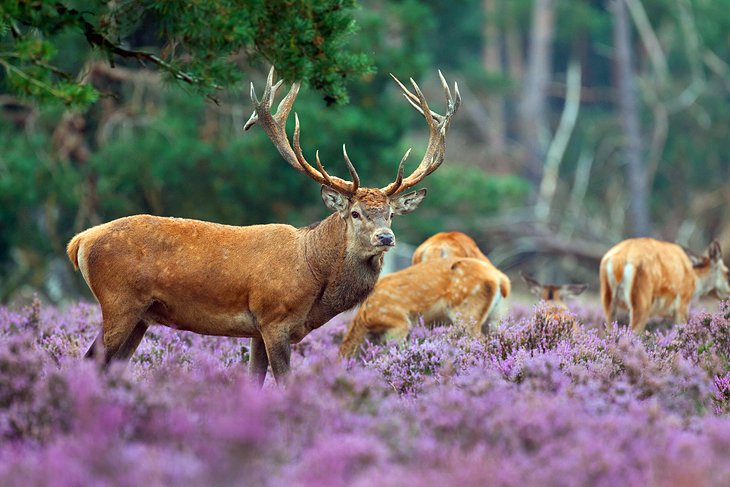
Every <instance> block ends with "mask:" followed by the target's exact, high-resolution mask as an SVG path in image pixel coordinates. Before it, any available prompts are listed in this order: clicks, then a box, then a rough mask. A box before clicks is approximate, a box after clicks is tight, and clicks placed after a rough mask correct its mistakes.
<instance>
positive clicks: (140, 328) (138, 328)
mask: <svg viewBox="0 0 730 487" xmlns="http://www.w3.org/2000/svg"><path fill="white" fill-rule="evenodd" d="M147 328H149V325H148V324H147V322H145V321H143V320H140V321H138V322H137V324H136V325H135V327H134V329H133V330H132V333H130V334H129V336H128V337H127V339H126V340H124V343H123V344H122V346H121V347H120V348H119V350H118V351H117V353H116V354H115V355H114V357H112V358H113V359H115V360H129V359H130V357H132V355H133V354H134V351H135V350H137V347H138V346H139V343H140V342H141V341H142V338H144V334H145V333H146V332H147Z"/></svg>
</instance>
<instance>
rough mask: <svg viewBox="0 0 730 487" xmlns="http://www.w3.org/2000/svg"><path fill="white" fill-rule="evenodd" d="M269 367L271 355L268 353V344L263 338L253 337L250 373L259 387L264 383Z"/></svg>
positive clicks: (249, 362)
mask: <svg viewBox="0 0 730 487" xmlns="http://www.w3.org/2000/svg"><path fill="white" fill-rule="evenodd" d="M268 368H269V357H268V355H266V345H265V344H264V339H263V338H252V339H251V349H250V350H249V358H248V373H249V374H250V375H251V377H252V378H253V379H255V380H256V383H257V384H258V385H259V387H261V386H263V385H264V380H266V372H267V370H268Z"/></svg>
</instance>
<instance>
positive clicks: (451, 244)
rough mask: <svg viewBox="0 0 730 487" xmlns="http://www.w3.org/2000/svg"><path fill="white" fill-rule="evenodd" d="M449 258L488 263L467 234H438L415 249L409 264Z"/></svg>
mask: <svg viewBox="0 0 730 487" xmlns="http://www.w3.org/2000/svg"><path fill="white" fill-rule="evenodd" d="M449 257H452V258H453V257H472V258H474V259H482V260H484V261H486V262H489V259H488V258H487V256H486V255H484V254H483V253H482V251H481V250H479V247H478V246H477V243H476V242H475V241H474V240H473V239H472V238H471V237H470V236H468V235H467V234H465V233H461V232H439V233H437V234H435V235H432V236H431V237H429V238H427V239H426V240H424V242H423V243H422V244H421V245H419V246H418V247H416V250H415V251H414V252H413V257H412V258H411V263H412V264H418V263H419V262H423V261H425V260H431V259H446V258H449Z"/></svg>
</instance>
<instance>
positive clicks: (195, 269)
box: [68, 68, 461, 384]
mask: <svg viewBox="0 0 730 487" xmlns="http://www.w3.org/2000/svg"><path fill="white" fill-rule="evenodd" d="M273 76H274V74H273V68H272V70H271V72H270V73H269V76H268V79H267V83H266V88H265V90H264V93H263V96H262V99H261V100H259V99H258V98H257V96H256V93H255V91H254V88H253V84H252V85H251V98H252V101H253V103H254V107H255V110H254V113H253V114H252V115H251V118H250V119H249V120H248V122H247V123H246V125H245V127H244V128H245V129H248V128H250V127H251V126H253V125H254V124H258V125H260V126H261V127H262V128H263V130H264V131H265V132H266V134H267V135H268V137H269V138H270V139H271V141H272V142H273V144H274V146H275V147H276V149H277V150H278V151H279V153H280V154H281V156H282V157H283V158H284V159H285V160H286V162H287V163H288V164H289V165H290V166H292V167H293V168H294V169H296V170H297V171H299V172H301V173H303V174H305V175H307V176H308V177H310V178H312V179H313V180H314V181H316V182H317V183H320V184H321V185H322V188H321V195H322V199H323V200H324V203H325V205H326V206H327V208H329V209H330V210H331V211H332V212H333V214H332V215H330V216H329V217H328V218H326V219H325V220H323V221H322V222H320V223H319V224H316V225H310V226H309V227H306V228H294V227H292V226H289V225H283V224H269V225H251V226H245V227H237V226H228V225H220V224H216V223H209V222H203V221H197V220H188V219H180V218H161V217H156V216H150V215H136V216H130V217H126V218H120V219H118V220H114V221H112V222H109V223H105V224H103V225H99V226H96V227H93V228H90V229H88V230H86V231H84V232H81V233H79V234H78V235H76V236H75V237H74V238H73V239H72V240H71V241H70V242H69V244H68V255H69V258H70V259H71V262H72V263H73V264H74V266H75V267H77V268H79V269H80V270H81V274H82V275H83V277H84V280H85V281H86V283H87V284H88V285H89V288H90V289H91V292H92V293H93V294H94V296H95V297H96V299H97V300H98V301H99V304H100V305H101V310H102V317H103V323H102V330H101V332H100V334H99V336H98V337H97V338H96V340H95V342H94V344H92V346H91V347H90V348H89V351H88V352H87V357H88V356H93V355H94V354H95V353H96V351H97V350H99V351H101V350H102V349H103V353H104V357H103V360H104V363H109V362H110V361H111V360H113V359H119V360H127V359H128V358H129V357H130V356H131V355H132V354H133V353H134V351H135V349H136V348H137V346H138V345H139V343H140V341H141V340H142V337H143V336H144V334H145V332H146V331H147V328H148V327H149V326H150V325H152V324H155V323H160V324H163V325H166V326H170V327H174V328H177V329H181V330H188V331H193V332H196V333H200V334H205V335H218V336H235V337H250V338H251V350H250V361H249V370H250V372H251V374H252V375H253V376H255V377H256V379H257V381H258V382H259V383H261V384H262V383H263V381H264V379H265V377H266V372H267V368H268V366H269V365H271V368H272V370H273V373H274V376H275V378H276V380H277V382H280V381H281V380H282V379H283V378H284V377H285V375H286V373H287V372H288V371H289V360H290V344H291V343H296V342H298V341H300V340H301V339H302V338H304V337H305V336H306V335H307V334H308V333H309V332H310V331H312V330H314V329H316V328H318V327H320V326H321V325H323V324H324V323H325V322H327V321H328V320H329V319H330V318H332V317H333V316H335V315H336V314H338V313H340V312H342V311H345V310H347V309H349V308H352V307H353V306H355V305H356V304H358V303H359V302H361V301H362V300H363V299H365V297H366V296H367V295H368V294H369V293H370V292H371V291H372V289H373V287H374V286H375V282H376V281H377V279H378V275H379V274H380V269H381V266H382V263H383V253H384V252H385V251H386V250H388V249H389V248H390V247H392V246H394V245H395V236H394V234H393V231H392V230H391V228H390V227H391V219H392V217H393V215H402V214H406V213H410V212H411V211H413V210H414V209H415V208H416V207H417V206H418V204H419V203H420V202H421V200H422V199H423V198H424V196H425V195H426V190H425V189H420V190H418V191H413V192H410V193H406V194H403V193H404V191H405V190H407V189H409V188H412V187H413V186H415V185H416V184H418V183H419V182H420V181H421V180H423V178H425V177H426V176H428V175H429V174H431V173H432V172H433V171H435V170H436V169H437V168H438V167H439V166H440V165H441V163H442V162H443V160H444V153H445V150H446V132H447V130H448V128H449V125H450V123H451V120H452V117H453V115H454V113H456V111H457V109H458V107H459V104H460V102H461V97H460V95H459V91H458V87H457V86H456V85H455V86H454V88H455V93H454V95H453V96H452V93H451V91H450V89H449V87H448V85H447V84H446V81H445V80H444V78H443V76H441V73H439V76H440V79H441V84H442V86H443V89H444V92H445V95H446V99H447V110H446V114H445V115H439V114H437V113H435V112H432V111H431V110H430V109H429V106H428V104H427V102H426V99H425V97H424V95H423V93H422V92H421V90H420V89H419V88H418V85H416V83H415V82H414V81H413V80H411V84H412V85H413V92H411V91H410V90H408V89H407V88H406V87H405V86H404V85H403V84H401V83H400V82H399V81H398V80H397V79H395V77H393V78H394V79H395V81H396V82H397V83H398V85H399V86H400V88H401V90H402V91H403V95H404V96H405V98H406V100H407V101H408V102H409V103H410V104H411V105H412V106H413V107H414V108H415V109H416V110H417V111H418V112H419V113H421V115H423V117H424V118H425V119H426V122H427V124H428V128H429V139H428V146H427V148H426V152H425V155H424V156H423V160H422V161H421V162H420V164H419V165H418V167H417V168H416V169H415V171H414V172H413V173H412V174H411V175H410V176H408V177H403V164H404V162H405V159H406V157H407V156H408V152H406V155H405V156H404V157H403V159H401V162H400V165H399V167H398V173H397V177H396V179H395V181H393V182H392V183H390V184H388V185H387V186H385V187H383V188H380V189H377V188H364V187H361V186H360V178H359V177H358V174H357V172H356V171H355V168H354V167H353V165H352V163H351V162H350V159H349V158H348V156H347V152H346V151H345V150H344V146H343V154H344V158H345V163H346V165H347V168H348V171H349V173H350V177H351V179H352V180H351V181H346V180H343V179H340V178H338V177H336V176H331V175H330V174H328V173H327V171H325V169H324V167H323V166H322V163H321V162H320V160H319V154H317V155H316V158H315V161H316V165H317V168H314V167H312V166H311V165H310V164H309V163H308V162H307V161H306V160H305V158H304V155H303V153H302V149H301V147H300V144H299V120H298V118H297V117H296V115H295V128H294V138H293V142H294V144H293V147H292V145H291V144H290V143H289V139H288V137H287V134H286V131H285V126H286V120H287V117H288V115H289V112H290V110H291V108H292V105H293V103H294V100H295V98H296V96H297V93H298V91H299V83H294V84H293V85H292V86H291V89H290V90H289V93H288V94H287V95H286V96H285V97H284V98H283V100H282V101H281V103H280V104H279V107H278V109H277V111H276V113H275V114H272V113H271V107H272V103H273V101H274V98H275V96H276V91H277V90H278V88H279V87H280V86H281V83H282V82H281V81H279V82H278V83H275V84H274V82H273ZM409 152H410V151H409Z"/></svg>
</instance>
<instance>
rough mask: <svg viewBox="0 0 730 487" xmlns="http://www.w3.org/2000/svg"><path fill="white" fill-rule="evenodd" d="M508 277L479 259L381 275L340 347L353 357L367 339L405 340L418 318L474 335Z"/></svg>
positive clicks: (425, 264)
mask: <svg viewBox="0 0 730 487" xmlns="http://www.w3.org/2000/svg"><path fill="white" fill-rule="evenodd" d="M504 279H506V276H505V275H504V274H502V273H501V272H500V271H499V270H497V269H496V268H495V267H494V266H493V265H491V264H489V263H487V262H484V261H482V260H480V259H470V258H459V259H432V260H428V261H425V262H421V263H420V264H416V265H412V266H410V267H406V268H405V269H403V270H401V271H398V272H394V273H392V274H388V275H387V276H384V277H383V278H382V279H380V281H378V283H377V284H376V286H375V289H374V290H373V292H372V294H370V296H368V297H367V298H366V299H365V301H364V302H363V303H362V304H361V305H360V308H359V309H358V311H357V314H356V315H355V318H354V319H353V320H352V323H350V327H349V329H348V330H347V333H346V335H345V338H344V339H343V341H342V346H341V347H340V355H341V356H342V357H351V356H354V355H356V354H357V351H358V350H359V348H360V345H361V344H362V342H363V340H364V339H365V337H366V336H372V337H385V339H386V340H398V339H400V340H403V339H405V338H406V337H407V336H408V332H409V330H410V328H411V326H412V325H413V324H415V323H416V322H417V321H418V320H419V319H423V321H424V322H426V323H433V322H439V321H443V322H451V323H459V324H463V325H464V326H466V328H467V330H468V331H469V333H470V334H471V335H473V336H478V335H479V334H480V333H481V330H482V324H483V323H484V322H485V321H486V320H487V318H488V317H489V315H490V314H491V313H492V311H493V310H494V308H495V307H496V306H497V305H498V303H499V302H500V301H501V300H502V299H503V298H504V297H505V296H503V295H502V292H501V289H504V283H503V280H504Z"/></svg>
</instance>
